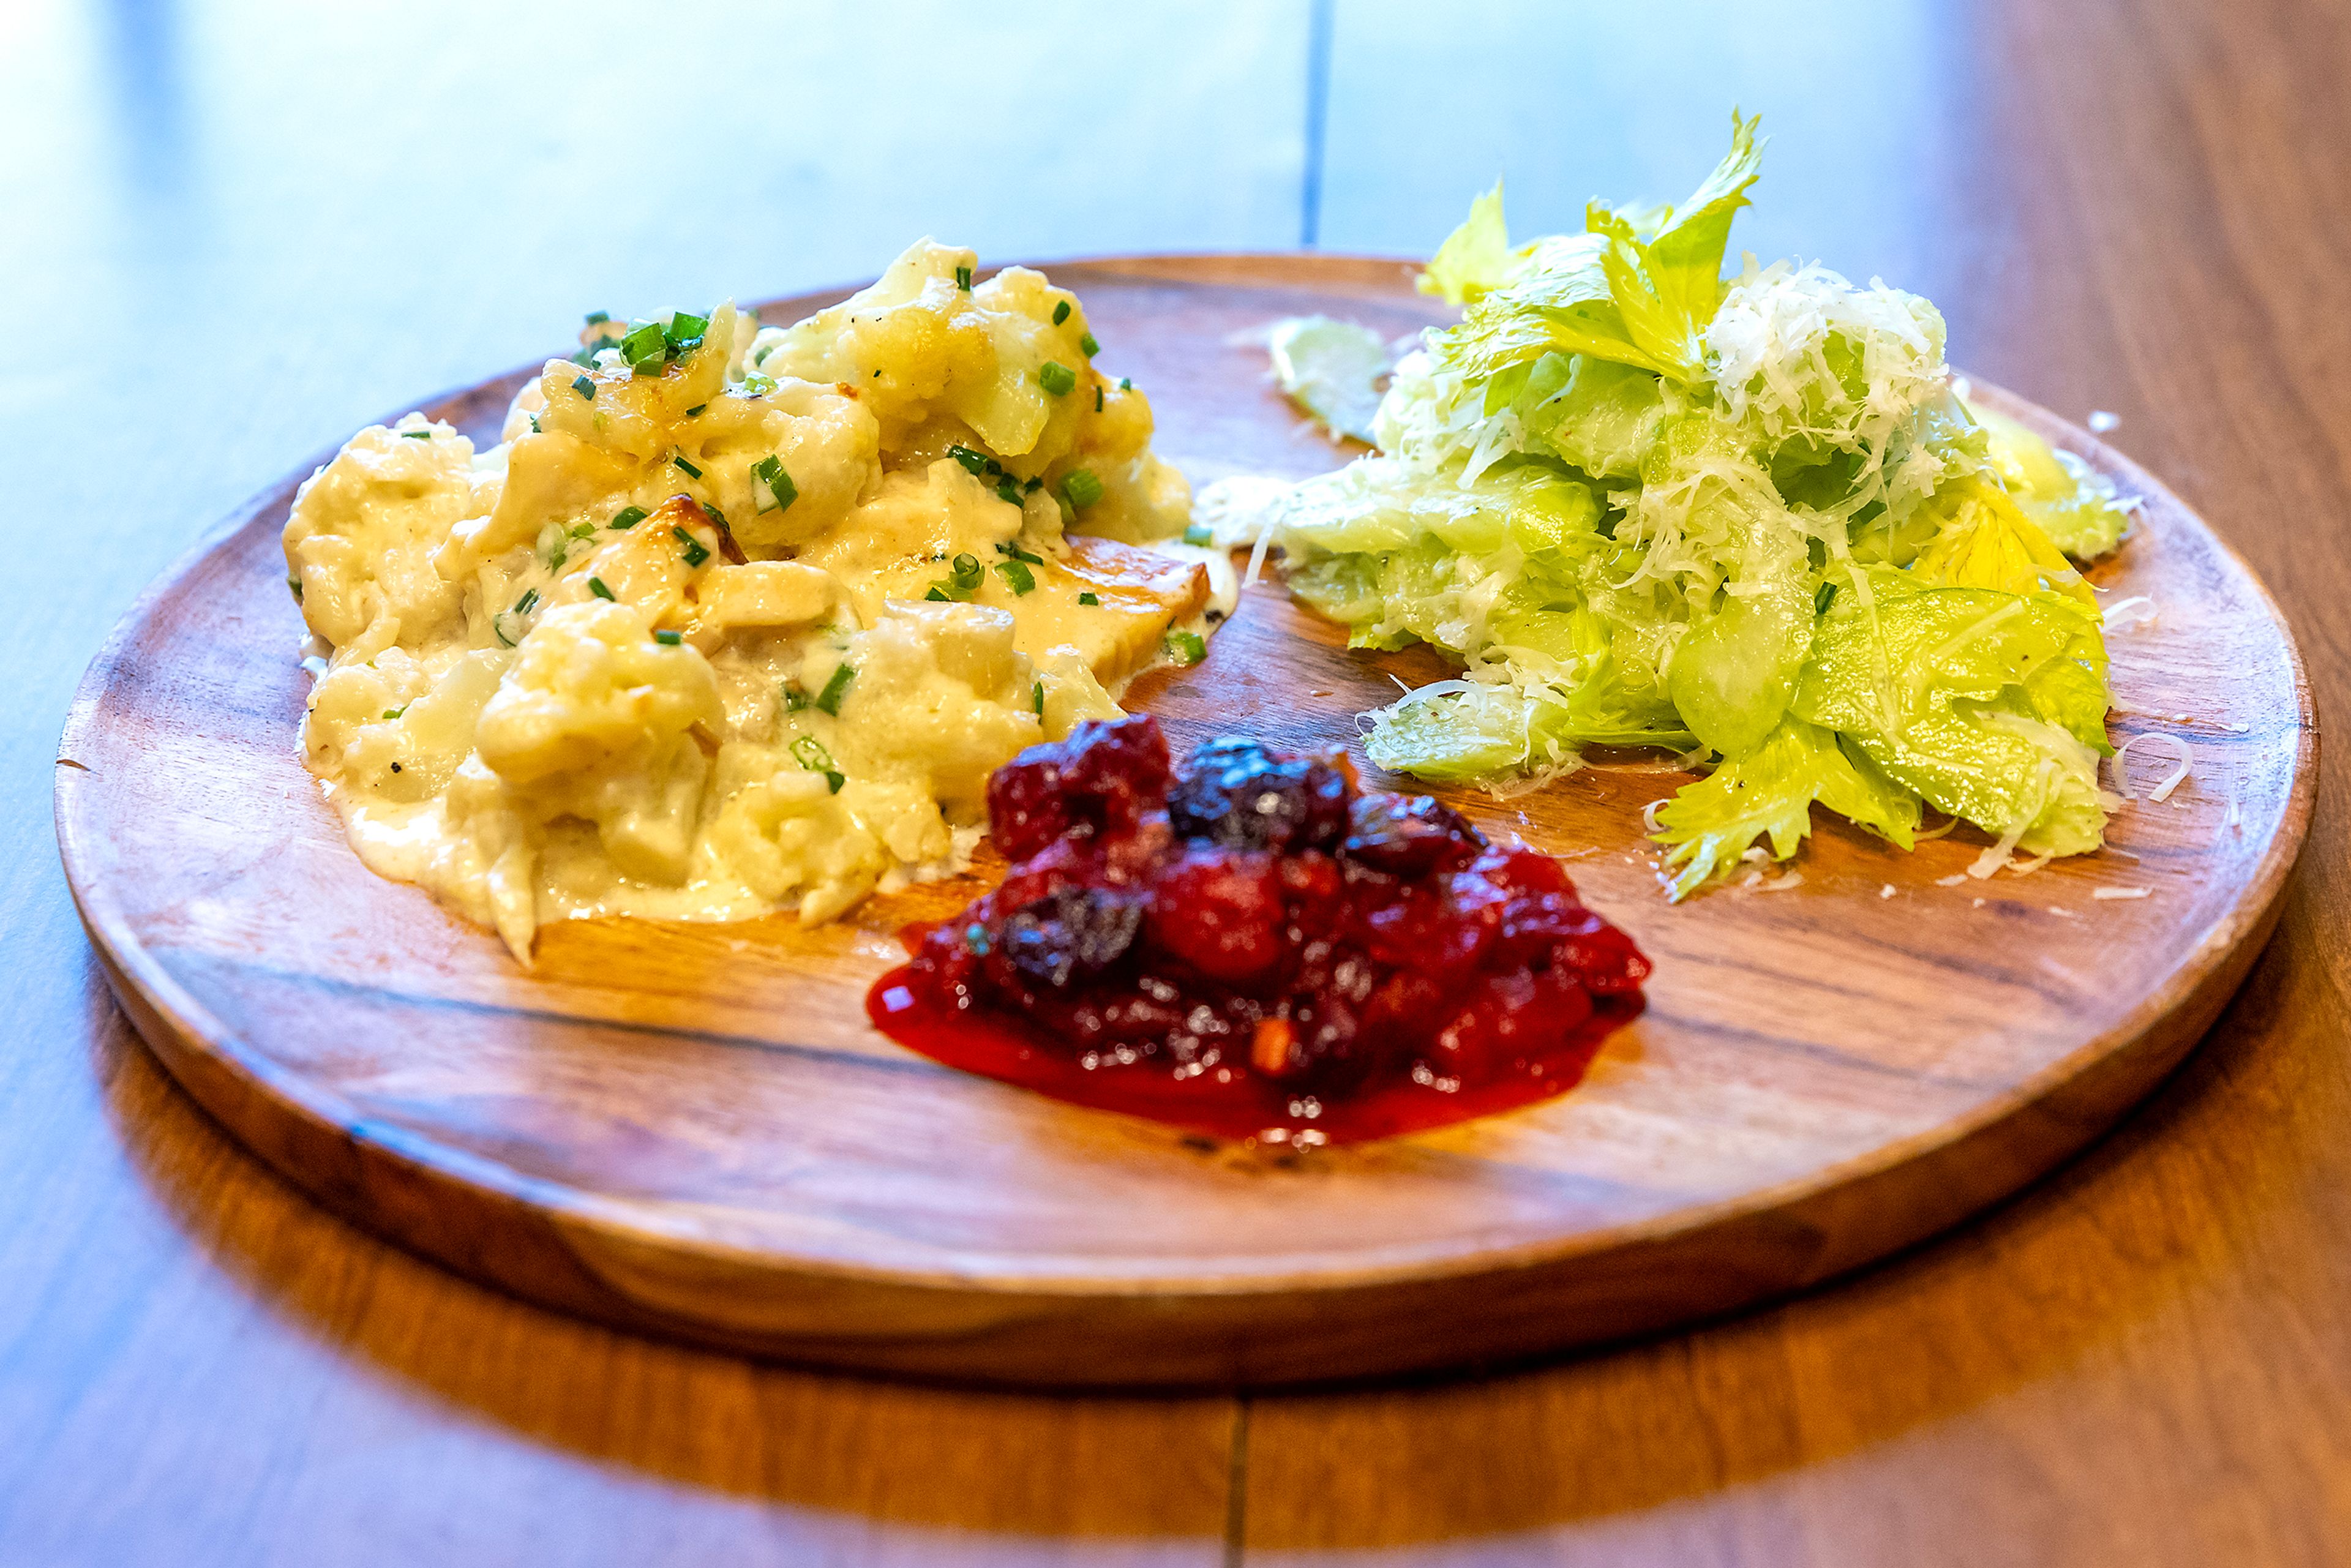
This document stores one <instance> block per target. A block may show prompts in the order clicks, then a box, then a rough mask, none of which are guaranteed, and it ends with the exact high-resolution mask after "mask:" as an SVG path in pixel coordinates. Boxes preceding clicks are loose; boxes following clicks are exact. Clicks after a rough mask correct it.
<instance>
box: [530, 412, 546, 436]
mask: <svg viewBox="0 0 2351 1568" xmlns="http://www.w3.org/2000/svg"><path fill="white" fill-rule="evenodd" d="M530 433H531V434H533V435H543V434H546V432H544V431H542V430H540V429H539V428H538V415H537V414H535V413H534V414H532V415H531V416H530Z"/></svg>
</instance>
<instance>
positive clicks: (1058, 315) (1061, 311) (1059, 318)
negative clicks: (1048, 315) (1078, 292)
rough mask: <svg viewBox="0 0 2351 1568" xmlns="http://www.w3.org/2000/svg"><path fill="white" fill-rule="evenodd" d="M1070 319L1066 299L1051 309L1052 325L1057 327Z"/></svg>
mask: <svg viewBox="0 0 2351 1568" xmlns="http://www.w3.org/2000/svg"><path fill="white" fill-rule="evenodd" d="M1068 319H1070V302H1069V301H1068V300H1066V299H1064V300H1062V301H1061V303H1060V304H1058V305H1056V306H1054V307H1053V325H1054V326H1056V327H1058V326H1060V325H1061V323H1062V322H1064V321H1066V320H1068Z"/></svg>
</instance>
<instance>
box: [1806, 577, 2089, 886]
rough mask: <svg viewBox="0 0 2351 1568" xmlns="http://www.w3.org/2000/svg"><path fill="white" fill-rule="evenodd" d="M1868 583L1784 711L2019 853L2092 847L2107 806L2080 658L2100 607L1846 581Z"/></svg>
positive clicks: (1849, 600)
mask: <svg viewBox="0 0 2351 1568" xmlns="http://www.w3.org/2000/svg"><path fill="white" fill-rule="evenodd" d="M1864 585H1865V586H1866V589H1867V592H1866V594H1864V593H1862V592H1859V591H1854V592H1840V593H1839V594H1838V595H1837V598H1836V601H1835V602H1834V605H1833V606H1832V608H1831V610H1830V612H1829V613H1828V614H1826V615H1823V617H1822V618H1821V621H1820V623H1819V625H1818V626H1817V627H1816V629H1815V630H1814V632H1813V657H1812V661H1811V663H1810V664H1807V665H1806V666H1805V670H1804V674H1803V676H1802V679H1801V680H1800V681H1799V682H1798V684H1797V689H1796V696H1795V700H1794V702H1793V703H1792V705H1791V708H1792V712H1794V713H1795V714H1796V715H1797V716H1800V717H1802V718H1803V719H1805V720H1807V721H1809V722H1811V723H1813V724H1818V725H1822V726H1824V727H1829V728H1832V729H1835V730H1837V731H1840V732H1841V733H1842V734H1844V736H1845V737H1848V738H1849V739H1850V740H1851V741H1852V742H1853V743H1854V744H1855V745H1856V746H1858V747H1860V748H1861V749H1862V750H1863V751H1864V752H1865V753H1866V754H1867V755H1868V756H1869V758H1871V760H1873V761H1875V762H1876V764H1877V765H1878V766H1879V767H1880V768H1884V769H1885V771H1886V774H1887V775H1888V776H1889V777H1891V778H1892V779H1894V780H1895V781H1896V783H1898V784H1901V785H1903V786H1905V787H1907V788H1908V789H1914V790H1916V791H1917V793H1919V794H1920V795H1923V796H1925V797H1926V798H1927V799H1928V800H1930V801H1932V802H1933V803H1934V804H1935V805H1937V806H1938V807H1940V808H1941V809H1942V810H1946V811H1949V812H1951V813H1952V814H1954V815H1956V816H1961V817H1965V818H1967V819H1968V820H1969V821H1971V822H1974V823H1975V824H1977V825H1978V826H1979V827H1981V828H1983V829H1985V830H1986V831H1991V832H1993V833H2007V832H2009V831H2011V830H2015V831H2018V832H2019V833H2020V835H2021V839H2020V841H2021V842H2022V845H2023V847H2025V848H2026V849H2027V850H2031V851H2034V852H2050V853H2059V854H2074V853H2080V852H2083V851H2085V850H2088V849H2094V848H2095V847H2096V846H2097V844H2098V842H2099V840H2100V835H2101V833H2102V831H2103V830H2104V827H2105V808H2104V806H2103V805H2102V804H2101V803H2100V792H2099V789H2098V783H2097V757H2098V748H2096V747H2093V746H2092V745H2091V744H2089V743H2088V742H2087V741H2085V739H2084V738H2083V731H2084V730H2085V729H2087V728H2089V727H2091V726H2093V725H2095V726H2097V727H2098V731H2097V732H2098V733H2100V735H2101V739H2102V738H2103V734H2102V730H2103V720H2104V715H2105V683H2104V681H2103V679H2102V678H2100V677H2099V676H2098V675H2097V674H2096V673H2095V671H2094V670H2093V669H2092V667H2091V665H2090V664H2089V663H2088V662H2086V660H2085V650H2087V649H2089V648H2091V647H2093V646H2095V642H2094V640H2095V636H2096V632H2097V612H2096V610H2095V608H2094V607H2091V606H2085V605H2082V604H2080V603H2077V602H2076V601H2073V600H2070V599H2065V598H2062V597H2060V596H2058V595H2055V594H2052V593H2045V592H2043V593H2032V594H2019V593H2008V592H2002V591H1999V590H1996V589H1984V588H1932V587H1925V586H1922V585H1920V584H1918V583H1917V582H1916V581H1915V580H1909V578H1908V574H1907V573H1904V572H1900V571H1895V570H1887V569H1884V568H1879V569H1876V570H1871V571H1868V572H1867V573H1866V574H1865V578H1864V579H1863V580H1862V581H1860V582H1856V583H1855V584H1854V585H1853V586H1855V588H1859V587H1862V586H1864ZM1865 599H1866V601H1867V602H1866V603H1865V602H1864V601H1865ZM2100 658H2101V660H2102V658H2103V655H2100ZM2063 664H2074V666H2075V668H2076V670H2077V671H2079V672H2080V673H2079V674H2075V673H2074V672H2069V671H2066V670H2064V669H2063V668H2060V667H2058V666H2061V665H2063ZM2085 676H2087V677H2089V682H2088V683H2085V679H2084V677H2085ZM2090 683H2094V684H2095V689H2093V685H2092V684H2090ZM2044 713H2045V714H2048V715H2053V716H2056V717H2054V718H2053V717H2051V716H2044ZM2056 718H2062V719H2063V720H2064V723H2062V724H2061V723H2060V722H2057V721H2056Z"/></svg>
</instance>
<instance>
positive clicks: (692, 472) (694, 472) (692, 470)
mask: <svg viewBox="0 0 2351 1568" xmlns="http://www.w3.org/2000/svg"><path fill="white" fill-rule="evenodd" d="M669 460H670V461H671V462H673V463H674V464H676V465H678V466H679V467H680V468H683V469H684V470H685V476H686V477H687V478H689V479H699V478H701V477H702V470H701V469H699V468H696V467H695V465H693V464H691V463H689V462H687V461H686V460H685V454H684V453H683V452H673V453H671V454H670V455H669Z"/></svg>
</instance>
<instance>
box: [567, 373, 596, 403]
mask: <svg viewBox="0 0 2351 1568" xmlns="http://www.w3.org/2000/svg"><path fill="white" fill-rule="evenodd" d="M571 390H572V391H573V392H578V393H579V394H580V396H581V397H584V398H586V399H587V400H588V401H589V402H595V401H596V383H595V382H591V381H590V380H589V379H588V378H587V377H586V376H574V377H572V378H571Z"/></svg>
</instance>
